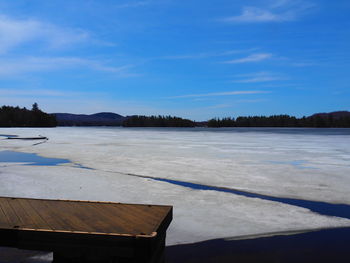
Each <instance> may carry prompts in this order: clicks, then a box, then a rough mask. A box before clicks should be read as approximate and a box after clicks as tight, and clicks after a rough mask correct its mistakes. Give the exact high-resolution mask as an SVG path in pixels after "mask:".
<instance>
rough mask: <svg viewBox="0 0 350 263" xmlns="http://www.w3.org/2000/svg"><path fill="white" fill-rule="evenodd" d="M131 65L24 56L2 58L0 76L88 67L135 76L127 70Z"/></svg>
mask: <svg viewBox="0 0 350 263" xmlns="http://www.w3.org/2000/svg"><path fill="white" fill-rule="evenodd" d="M131 67H133V66H132V65H122V66H117V67H115V66H109V65H106V64H105V63H102V62H100V61H96V60H90V59H83V58H77V57H24V58H17V59H2V60H0V76H13V75H16V76H17V75H21V74H25V73H34V72H47V71H53V70H64V69H74V68H86V69H90V70H96V71H104V72H109V73H113V74H115V75H117V76H120V77H129V76H133V74H131V73H128V72H127V70H128V69H129V68H131Z"/></svg>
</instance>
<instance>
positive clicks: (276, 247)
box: [166, 226, 350, 263]
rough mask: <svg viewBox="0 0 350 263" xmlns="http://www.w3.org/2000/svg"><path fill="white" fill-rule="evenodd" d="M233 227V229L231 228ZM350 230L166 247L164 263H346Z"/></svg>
mask: <svg viewBox="0 0 350 263" xmlns="http://www.w3.org/2000/svg"><path fill="white" fill-rule="evenodd" d="M232 227H234V226H232ZM349 249H350V228H337V229H326V230H320V231H315V232H309V233H303V234H296V235H287V236H281V235H280V236H278V235H277V236H273V237H262V238H255V239H246V240H232V241H227V240H224V239H216V240H209V241H204V242H199V243H194V244H187V245H177V246H169V247H166V262H167V263H178V262H181V263H214V262H215V263H217V262H218V263H231V262H239V263H265V262H266V263H343V262H344V263H347V262H350V250H349Z"/></svg>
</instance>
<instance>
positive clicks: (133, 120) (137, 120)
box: [122, 115, 196, 127]
mask: <svg viewBox="0 0 350 263" xmlns="http://www.w3.org/2000/svg"><path fill="white" fill-rule="evenodd" d="M122 125H123V126H124V127H195V126H196V123H195V122H194V121H191V120H188V119H182V118H179V117H172V116H160V115H159V116H140V115H135V116H129V117H127V119H125V120H124V121H123V123H122Z"/></svg>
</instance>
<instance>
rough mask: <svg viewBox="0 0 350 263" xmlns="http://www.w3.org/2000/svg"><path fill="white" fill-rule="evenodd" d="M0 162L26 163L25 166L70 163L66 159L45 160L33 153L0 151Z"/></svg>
mask: <svg viewBox="0 0 350 263" xmlns="http://www.w3.org/2000/svg"><path fill="white" fill-rule="evenodd" d="M0 162H10V163H12V162H16V163H26V164H25V165H45V166H56V165H59V164H64V163H70V161H69V160H67V159H59V158H47V157H42V156H40V155H37V154H35V153H22V152H14V151H1V152H0Z"/></svg>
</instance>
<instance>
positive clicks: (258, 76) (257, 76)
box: [233, 72, 286, 83]
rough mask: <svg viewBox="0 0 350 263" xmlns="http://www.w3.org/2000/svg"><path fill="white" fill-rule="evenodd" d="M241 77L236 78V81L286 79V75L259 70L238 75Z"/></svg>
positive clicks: (255, 81) (253, 81)
mask: <svg viewBox="0 0 350 263" xmlns="http://www.w3.org/2000/svg"><path fill="white" fill-rule="evenodd" d="M235 77H238V78H239V79H237V80H234V81H233V82H236V83H258V82H272V81H280V80H286V77H285V76H282V75H280V74H275V73H270V72H258V73H253V74H243V75H236V76H235Z"/></svg>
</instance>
